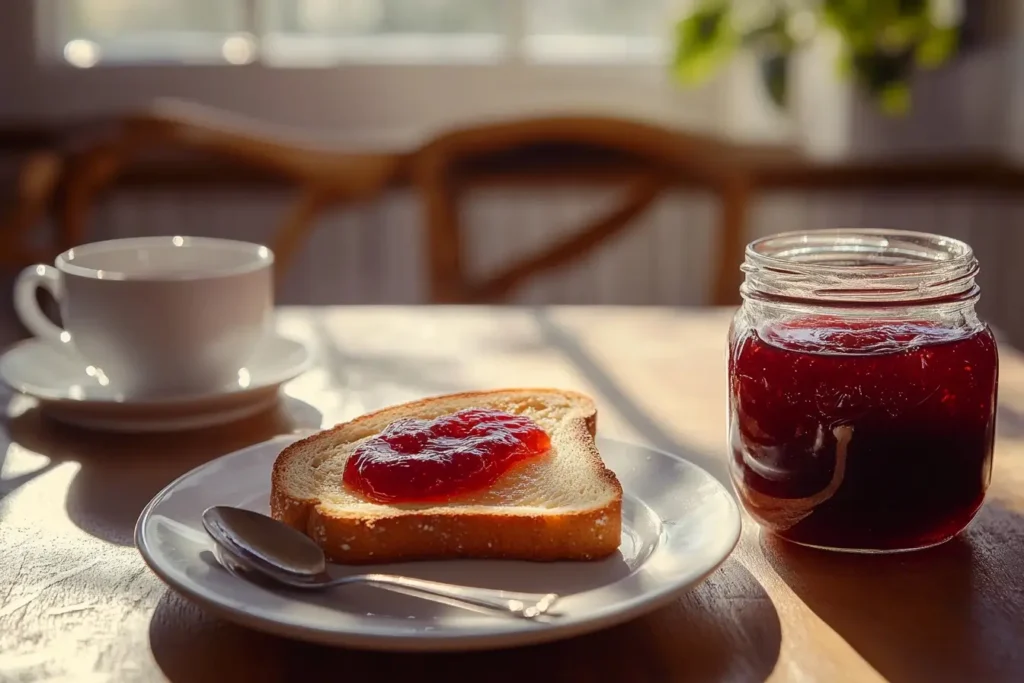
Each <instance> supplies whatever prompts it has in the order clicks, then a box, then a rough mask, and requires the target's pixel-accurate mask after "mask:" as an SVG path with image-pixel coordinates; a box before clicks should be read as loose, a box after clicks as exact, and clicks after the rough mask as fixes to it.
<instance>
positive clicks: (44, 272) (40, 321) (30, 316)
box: [14, 264, 71, 346]
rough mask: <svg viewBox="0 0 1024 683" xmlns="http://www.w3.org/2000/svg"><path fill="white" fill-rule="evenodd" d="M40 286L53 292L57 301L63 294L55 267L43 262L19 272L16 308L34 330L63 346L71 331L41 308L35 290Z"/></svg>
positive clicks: (22, 319) (16, 288)
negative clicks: (62, 326)
mask: <svg viewBox="0 0 1024 683" xmlns="http://www.w3.org/2000/svg"><path fill="white" fill-rule="evenodd" d="M40 287H42V288H43V289H45V290H47V291H48V292H50V294H52V295H53V298H54V299H56V300H57V301H58V302H59V301H60V300H61V297H63V296H64V286H63V284H62V283H61V280H60V272H59V271H58V270H57V269H56V268H54V267H53V266H45V265H42V264H39V265H35V266H29V267H28V268H25V269H24V270H22V271H21V272H20V273H19V274H18V279H17V280H16V281H15V283H14V310H15V311H17V313H18V317H19V318H21V322H22V323H24V325H25V327H27V328H28V329H29V331H30V332H31V333H32V334H34V335H35V336H37V337H39V338H40V339H44V340H46V341H48V342H51V343H53V344H57V345H60V346H63V345H65V344H67V343H69V342H70V341H71V335H70V334H69V333H68V332H67V331H66V330H63V329H61V328H60V327H57V326H56V325H54V324H53V323H52V322H50V319H49V318H47V317H46V314H44V313H43V311H42V309H40V308H39V302H38V300H37V299H36V290H37V289H38V288H40Z"/></svg>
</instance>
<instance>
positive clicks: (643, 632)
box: [149, 560, 781, 683]
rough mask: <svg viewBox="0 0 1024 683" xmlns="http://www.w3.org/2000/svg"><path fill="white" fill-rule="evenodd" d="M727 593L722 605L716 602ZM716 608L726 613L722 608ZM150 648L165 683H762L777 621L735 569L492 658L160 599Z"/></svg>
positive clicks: (750, 580) (776, 642)
mask: <svg viewBox="0 0 1024 683" xmlns="http://www.w3.org/2000/svg"><path fill="white" fill-rule="evenodd" d="M723 592H728V596H729V598H730V599H723V596H722V595H721V594H722V593H723ZM723 605H724V606H725V608H724V609H723ZM149 638H150V647H151V649H152V652H153V656H154V658H155V659H156V662H157V664H158V665H159V666H160V668H161V670H162V671H163V673H164V675H165V676H167V678H169V679H170V680H171V681H173V682H175V683H180V682H184V681H188V682H189V683H192V682H196V683H202V682H203V681H222V680H234V679H236V678H244V679H245V680H246V681H248V682H249V683H258V682H260V681H283V680H296V679H299V678H312V677H315V676H316V672H324V673H326V672H333V673H334V674H335V675H337V676H338V677H341V678H344V679H345V680H351V681H393V680H424V679H429V680H444V681H451V682H452V683H457V682H458V681H473V682H474V683H475V682H477V681H479V682H481V683H482V682H485V681H510V682H515V683H523V681H530V682H531V683H544V682H545V681H559V682H564V681H577V680H580V681H595V682H600V681H630V682H631V683H632V682H637V683H640V682H644V681H680V682H683V683H685V682H686V681H723V680H741V681H763V680H765V679H766V678H767V677H768V676H769V675H770V674H771V672H772V670H773V669H774V668H775V663H776V660H777V659H778V656H779V647H780V643H781V627H780V625H779V618H778V615H777V614H776V612H775V608H774V607H773V606H772V603H771V600H770V599H769V598H768V596H767V595H766V594H765V593H764V590H763V589H762V588H761V586H760V585H759V584H758V583H757V581H756V580H755V579H754V577H753V576H751V575H750V573H749V572H747V570H746V569H744V568H743V566H742V565H740V564H739V563H738V562H736V561H735V560H730V561H728V562H727V563H726V564H725V565H723V567H722V568H721V569H719V570H718V571H717V572H716V573H715V574H714V575H712V577H711V578H710V579H708V581H707V582H705V583H704V584H702V585H701V586H700V587H698V588H696V589H695V590H694V591H692V592H691V593H689V594H687V595H686V596H684V597H682V598H681V599H679V600H678V601H676V602H675V603H673V604H672V605H671V606H669V607H667V608H665V609H662V610H660V611H658V612H656V613H654V614H652V615H649V616H647V617H642V618H640V619H638V620H635V621H633V622H630V623H627V624H624V625H621V626H617V627H614V628H611V629H608V630H605V631H602V632H599V633H595V634H591V635H586V636H580V637H577V638H572V639H569V640H565V641H561V642H558V643H551V644H547V645H539V646H531V647H524V648H517V649H512V650H502V651H496V652H477V653H457V654H397V653H374V652H358V651H353V650H346V649H342V648H331V647H325V646H319V645H311V644H307V643H300V642H296V641H290V640H286V639H283V638H278V637H275V636H269V635H265V634H262V633H258V632H256V631H250V630H248V629H245V628H242V627H240V626H235V625H234V624H231V623H228V622H226V621H222V620H219V619H216V618H215V617H211V616H208V615H207V614H205V613H204V612H202V610H200V609H199V608H198V607H196V606H194V605H192V604H191V603H189V602H187V601H185V600H184V599H183V598H181V597H180V596H178V595H177V594H176V593H173V592H171V591H168V592H167V593H165V594H164V596H163V597H162V598H161V600H160V602H159V603H158V605H157V607H156V610H155V611H154V613H153V617H152V620H151V622H150V629H149Z"/></svg>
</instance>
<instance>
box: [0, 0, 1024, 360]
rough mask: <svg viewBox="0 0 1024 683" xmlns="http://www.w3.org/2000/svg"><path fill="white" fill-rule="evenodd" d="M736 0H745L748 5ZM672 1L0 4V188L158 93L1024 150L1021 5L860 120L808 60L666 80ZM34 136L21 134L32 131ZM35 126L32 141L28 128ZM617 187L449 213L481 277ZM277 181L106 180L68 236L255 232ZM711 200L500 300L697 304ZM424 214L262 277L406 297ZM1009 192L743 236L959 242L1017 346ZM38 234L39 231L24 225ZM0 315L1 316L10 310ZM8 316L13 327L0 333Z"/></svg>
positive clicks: (774, 221)
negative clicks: (698, 80) (39, 156)
mask: <svg viewBox="0 0 1024 683" xmlns="http://www.w3.org/2000/svg"><path fill="white" fill-rule="evenodd" d="M753 1H754V0H752V2H753ZM686 4H687V3H678V2H671V0H637V1H635V2H631V3H623V2H616V1H614V0H606V1H601V0H561V2H555V1H553V0H532V1H531V0H518V1H517V0H508V1H502V0H429V1H426V0H415V1H414V0H407V1H402V0H347V1H346V0H295V1H294V2H286V1H285V0H218V2H215V3H211V2H208V0H148V1H143V0H135V1H132V0H49V1H47V0H35V1H33V0H7V2H5V3H3V6H2V7H0V196H3V194H4V193H6V195H7V196H8V197H10V195H11V194H12V188H13V182H14V174H15V172H16V169H17V167H18V163H19V161H20V160H21V159H22V158H23V155H24V154H25V152H26V151H28V150H30V149H32V148H33V145H35V143H34V142H32V140H34V139H44V137H45V131H47V130H49V129H51V128H61V129H62V130H70V131H71V132H70V133H68V134H67V135H65V136H64V137H61V138H60V139H61V140H62V144H66V145H68V146H71V147H74V145H76V144H80V143H81V141H82V139H83V137H82V136H85V135H86V133H87V131H88V130H89V129H88V127H82V128H81V131H84V132H78V131H79V129H78V128H76V126H84V124H80V123H79V122H84V121H95V120H97V119H102V118H103V117H104V116H107V115H110V114H112V113H117V112H121V111H126V110H131V109H132V108H136V107H144V106H146V105H147V104H148V103H150V102H151V101H152V100H153V99H154V98H157V97H168V96H170V97H175V98H181V99H185V100H190V101H195V102H200V103H203V104H205V105H208V106H211V107H216V108H219V109H223V110H226V111H229V112H236V113H239V114H243V115H244V116H246V117H248V118H251V119H253V120H257V121H262V122H266V123H268V124H272V125H275V126H281V127H287V128H288V129H289V130H290V131H291V132H293V133H296V134H299V135H302V136H304V137H307V138H312V139H315V140H323V141H324V144H325V145H327V144H345V145H350V146H355V147H361V148H366V149H392V148H394V149H397V148H406V147H410V146H414V145H416V144H417V143H418V142H420V141H422V140H424V139H427V138H428V137H429V136H431V135H432V134H434V133H437V132H439V131H443V130H448V129H452V128H458V127H460V126H463V125H467V124H471V123H476V122H479V121H484V120H493V119H505V118H515V117H517V116H524V115H537V114H538V113H547V112H552V113H557V112H566V111H568V112H587V113H600V114H611V115H616V116H622V117H629V118H637V119H642V120H649V121H654V122H657V123H659V124H660V125H663V126H666V127H670V128H676V129H680V130H685V131H695V132H698V133H702V134H708V135H715V136H719V137H723V138H726V139H729V140H733V141H736V142H739V143H750V144H773V145H792V146H794V147H796V148H799V149H801V150H802V153H804V154H806V155H808V156H809V157H812V158H818V159H820V160H822V162H823V163H845V162H849V161H850V160H857V159H873V160H881V161H882V162H884V161H885V160H886V159H895V158H903V157H906V156H908V155H912V156H914V157H919V158H925V159H927V158H930V155H944V156H949V155H954V156H963V157H971V156H972V155H997V156H999V157H1000V158H1005V159H1010V160H1011V162H1012V163H1015V164H1017V163H1020V164H1024V124H1022V121H1024V40H1022V36H1024V11H1022V9H1021V3H1009V2H1007V3H1002V2H995V1H989V2H971V3H963V4H964V5H965V6H967V5H970V6H971V12H972V14H971V15H970V20H971V22H973V23H972V31H973V33H972V39H971V42H970V44H969V45H965V46H964V49H963V50H962V51H961V53H960V54H959V55H957V57H956V59H955V60H953V61H952V62H951V63H950V64H948V65H947V66H945V67H943V68H942V69H941V70H938V71H934V72H930V73H926V74H922V75H921V76H919V77H917V78H915V80H914V82H913V84H912V94H913V108H912V110H911V111H910V113H909V114H907V115H905V116H902V117H891V116H886V115H884V114H881V113H880V112H879V111H878V109H877V107H876V106H875V105H874V103H873V102H870V101H867V99H866V98H865V97H863V96H862V95H860V94H859V93H857V92H856V91H855V90H854V89H853V88H852V86H851V85H850V84H849V83H844V82H841V81H838V80H836V79H835V78H834V77H833V75H832V73H831V71H830V70H823V69H822V68H821V66H820V65H821V63H822V60H823V57H822V56H821V55H822V53H820V52H815V51H814V50H811V51H809V53H808V54H805V55H802V56H801V58H800V60H801V61H799V62H797V63H796V64H795V65H794V66H793V67H792V68H793V72H794V73H795V74H797V76H795V77H794V79H795V83H794V84H793V87H794V91H795V93H796V95H795V97H794V100H793V102H792V104H791V106H790V107H789V109H788V110H786V111H780V110H779V109H778V108H777V107H774V106H773V105H772V103H771V102H769V101H768V99H767V98H766V96H765V95H764V94H763V93H762V92H761V91H760V90H759V89H758V87H757V84H756V80H757V69H758V64H757V63H756V62H754V61H753V60H751V59H747V58H744V57H740V58H738V59H736V60H734V61H733V62H732V63H730V64H729V65H728V67H726V68H725V70H724V72H723V73H722V74H720V75H719V76H718V77H717V78H715V79H714V80H712V81H711V82H709V83H707V84H705V85H702V86H700V87H697V88H683V87H681V86H680V85H679V84H678V83H676V82H674V81H673V79H672V77H671V73H670V70H669V69H668V67H667V64H668V63H669V62H670V61H671V50H670V40H668V38H670V36H671V32H672V30H673V26H674V19H675V18H676V17H678V16H681V13H682V12H685V11H686ZM32 136H37V137H36V138H33V137H32ZM47 139H48V138H47ZM616 192H617V191H616V190H614V189H608V188H604V187H591V186H587V185H586V184H580V185H579V186H577V187H574V186H572V185H571V184H569V185H567V186H559V187H557V188H543V187H542V188H529V189H527V188H518V187H511V188H484V189H481V190H479V191H476V192H474V194H473V196H472V197H471V199H470V201H469V202H468V204H467V206H466V207H465V209H464V218H465V223H466V226H467V230H468V249H467V260H468V262H469V268H470V269H471V270H479V271H481V272H483V271H487V270H490V269H493V268H494V267H496V266H497V265H499V264H501V263H504V262H508V261H510V260H511V259H514V258H515V257H516V256H517V255H520V254H522V253H526V252H527V251H529V250H531V249H535V248H537V247H539V246H541V245H543V244H547V243H550V242H552V241H554V240H557V239H558V238H559V237H560V236H563V235H564V234H565V233H566V231H568V230H570V229H571V228H572V227H573V226H574V225H578V224H579V223H580V221H581V220H582V219H583V218H585V217H586V216H588V215H591V214H594V213H597V212H600V210H601V209H602V207H605V206H608V205H609V203H611V202H614V201H615V199H616V196H617V195H616ZM291 197H292V195H291V193H290V191H289V189H288V188H287V187H285V186H282V187H281V188H268V187H265V186H260V187H253V188H247V187H246V186H245V184H244V183H239V184H237V186H235V185H232V186H222V185H220V184H212V185H211V186H210V187H203V186H198V187H196V186H195V184H191V185H189V186H188V187H179V186H177V185H175V184H174V183H169V184H165V185H162V184H159V183H155V184H153V186H142V187H139V186H133V187H131V188H126V189H124V190H121V191H118V192H117V193H115V194H112V195H111V196H110V197H109V198H106V199H104V201H103V202H102V203H101V205H100V206H99V208H98V210H97V212H96V214H95V216H94V217H93V219H92V222H91V227H90V233H89V238H90V239H103V238H109V237H121V236H130V235H143V234H168V233H187V234H206V235H218V236H226V237H235V238H241V239H252V240H265V239H269V235H270V234H271V231H272V230H273V228H274V226H275V221H276V220H277V219H278V217H279V214H280V212H281V210H282V208H283V207H284V205H285V202H286V201H287V200H289V199H290V198H291ZM717 210H718V208H717V206H716V205H715V203H714V202H712V201H711V200H710V199H709V198H708V197H706V196H704V195H702V194H701V193H700V192H694V191H688V190H681V191H677V192H673V193H671V194H670V195H669V196H666V197H664V198H663V199H661V200H660V201H659V202H658V203H657V204H656V205H655V206H654V207H653V208H652V209H651V210H650V211H649V212H647V213H646V214H645V215H644V216H642V217H641V218H640V219H639V220H638V221H637V224H636V226H635V227H634V228H633V229H632V230H630V231H628V232H626V233H625V234H623V235H621V236H618V237H616V238H614V239H612V240H611V241H609V242H607V243H606V244H603V245H602V246H601V247H600V248H599V249H598V250H597V251H596V252H595V253H594V254H592V255H590V256H588V257H586V258H585V259H583V260H582V261H580V262H579V263H577V264H574V265H573V266H571V267H569V268H566V269H563V270H560V271H558V272H554V273H551V274H548V275H542V276H540V277H538V278H537V279H535V280H533V281H531V282H530V283H529V284H528V285H527V286H526V287H524V288H523V289H521V290H519V291H518V292H516V294H515V295H514V296H513V299H512V300H513V301H514V302H526V303H587V304H670V305H677V304H701V303H705V302H706V301H707V299H708V288H709V284H708V283H709V272H710V271H709V269H710V268H711V263H712V257H711V253H712V250H713V248H714V244H715V238H716V236H715V234H714V231H715V226H716V224H717V221H716V211H717ZM422 221H423V216H422V211H421V206H420V202H419V200H418V198H417V197H416V196H415V194H414V193H413V192H412V191H411V190H409V189H406V188H402V187H397V188H394V189H391V190H389V191H387V192H386V193H384V194H383V195H382V196H380V197H379V198H377V199H375V200H373V201H371V202H366V203H361V204H359V205H357V206H352V207H346V208H343V209H341V210H339V211H337V212H335V213H333V214H331V215H329V216H327V217H326V218H325V219H324V220H322V221H321V222H320V223H318V227H317V230H316V232H315V233H314V235H313V237H312V238H311V240H310V242H309V243H308V244H306V245H305V246H304V247H303V248H302V250H301V252H300V254H299V259H298V262H297V263H296V265H295V267H294V268H292V269H291V270H290V271H289V273H288V275H287V278H286V280H285V281H284V282H283V283H282V287H281V291H280V301H281V302H282V303H310V304H328V303H352V304H361V303H415V302H423V301H426V300H427V290H426V285H425V273H424V268H423V259H422V257H421V255H422V253H423V249H424V246H423V239H424V238H423V226H422ZM1022 225H1024V199H1022V198H1021V196H1020V195H1019V194H1018V193H1006V192H1000V191H989V190H987V189H985V188H976V187H975V188H968V189H963V190H950V189H942V190H935V191H928V190H920V189H915V190H909V191H908V190H906V189H900V188H894V189H892V190H889V189H886V188H881V189H875V190H871V191H862V190H852V191H842V192H838V191H837V192H821V191H813V192H812V191H807V192H803V191H782V192H768V193H765V194H763V195H761V196H759V197H758V198H757V200H756V201H755V203H754V206H753V209H752V212H751V216H750V218H749V228H748V229H749V232H750V236H751V237H753V236H757V235H761V234H768V233H773V232H780V231H784V230H807V229H815V228H828V227H837V226H864V227H900V228H908V229H915V230H926V231H935V232H940V233H943V234H947V235H950V236H954V237H959V238H962V239H966V240H967V241H968V242H970V243H971V244H972V245H973V246H974V247H975V249H976V251H977V252H978V254H979V258H980V259H981V262H982V266H983V276H982V284H983V288H984V296H983V302H982V307H981V308H982V311H983V312H984V314H985V315H986V316H987V317H988V318H989V319H990V320H992V321H994V322H995V323H996V324H997V325H999V326H1000V327H1001V328H1003V329H1004V330H1006V331H1007V332H1008V333H1009V334H1010V335H1011V337H1012V338H1014V339H1015V340H1017V341H1018V342H1022V341H1024V307H1022V306H1021V305H1020V301H1021V299H1020V296H1019V295H1018V292H1020V291H1022V288H1024V269H1022V268H1020V267H1019V262H1020V260H1021V259H1022V258H1024V237H1022V236H1021V227H1022ZM39 229H40V231H44V232H45V230H46V229H47V228H46V226H45V225H42V226H40V228H39ZM7 317H8V319H9V318H10V315H9V311H7ZM9 324H13V323H9Z"/></svg>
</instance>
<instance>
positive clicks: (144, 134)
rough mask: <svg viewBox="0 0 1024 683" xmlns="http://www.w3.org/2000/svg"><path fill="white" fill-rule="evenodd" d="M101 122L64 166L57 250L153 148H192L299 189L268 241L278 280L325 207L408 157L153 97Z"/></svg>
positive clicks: (359, 194)
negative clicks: (102, 126)
mask: <svg viewBox="0 0 1024 683" xmlns="http://www.w3.org/2000/svg"><path fill="white" fill-rule="evenodd" d="M105 123H106V124H107V125H106V126H105V127H106V128H107V129H108V130H107V132H106V134H104V135H102V136H99V137H97V138H96V139H95V140H93V141H91V142H89V143H88V144H87V145H86V146H84V147H83V148H81V149H78V150H76V151H75V153H73V154H72V155H70V158H69V160H68V162H67V163H66V164H65V167H66V171H65V175H64V178H63V186H64V193H63V202H62V206H61V211H60V214H59V215H58V220H57V228H58V233H57V242H58V245H57V246H58V248H60V249H65V248H69V247H71V246H74V245H76V244H81V243H83V242H86V241H88V235H87V232H88V225H89V219H90V217H91V214H92V209H93V208H94V206H95V204H96V202H97V200H98V198H99V197H100V196H102V195H103V194H104V192H105V191H106V190H107V189H109V188H110V187H111V186H112V185H113V184H114V182H115V181H116V180H117V178H118V176H119V175H120V174H122V173H123V172H125V171H126V170H127V169H128V168H129V167H131V166H132V165H133V164H137V163H138V162H140V160H141V161H145V160H146V158H147V157H152V156H153V155H154V154H157V155H160V154H167V153H168V152H169V153H171V154H181V153H185V154H199V155H202V156H204V157H207V158H212V159H216V160H219V161H228V162H231V163H232V164H234V165H238V166H242V167H247V168H250V169H254V170H259V171H263V172H266V173H269V174H272V175H275V176H278V177H280V178H282V179H284V180H285V181H286V182H290V183H292V184H293V185H294V186H295V187H296V188H297V189H298V198H297V199H296V201H295V203H294V204H293V206H292V207H291V209H290V210H289V211H288V212H287V213H286V215H285V216H284V218H283V220H282V222H281V225H280V227H279V228H278V230H277V231H276V233H275V235H274V237H273V239H272V242H271V245H270V246H271V247H272V248H273V249H274V252H275V256H276V260H275V268H276V270H277V275H278V276H279V279H280V276H282V275H283V274H284V272H285V270H286V269H287V268H288V266H289V265H290V264H291V263H292V262H293V260H294V257H295V255H296V253H297V252H298V250H299V249H300V248H301V246H302V245H303V243H304V242H305V240H306V238H307V237H308V236H309V234H310V232H311V231H312V229H313V227H314V224H315V221H316V219H317V218H318V217H319V216H320V215H321V214H322V213H323V212H324V211H326V210H327V209H330V208H334V207H336V206H337V205H339V204H342V203H345V202H354V201H361V200H366V199H370V198H372V197H373V196H375V195H376V194H378V193H379V192H381V191H382V190H383V189H384V188H386V187H387V186H388V184H389V183H390V182H391V181H392V180H393V178H394V176H395V175H396V174H398V173H400V172H401V168H402V167H403V165H404V164H406V163H407V155H405V154H402V153H395V152H389V151H383V152H373V151H362V150H359V149H356V148H354V147H353V148H347V147H344V146H328V145H324V144H319V143H317V142H316V141H315V140H308V139H306V140H303V139H302V138H301V137H300V136H297V135H294V134H292V133H291V132H290V131H288V130H286V129H280V128H275V127H272V126H266V125H263V124H261V123H258V122H253V121H250V120H248V119H245V118H244V117H239V116H235V115H232V114H228V113H226V112H222V111H219V110H216V109H210V108H208V107H203V106H199V105H194V104H190V103H182V102H174V101H170V102H168V101H160V102H157V103H155V104H154V105H153V106H152V107H151V108H149V109H146V110H143V111H140V112H135V113H130V114H127V115H124V116H119V117H113V118H112V119H111V120H110V121H107V122H105Z"/></svg>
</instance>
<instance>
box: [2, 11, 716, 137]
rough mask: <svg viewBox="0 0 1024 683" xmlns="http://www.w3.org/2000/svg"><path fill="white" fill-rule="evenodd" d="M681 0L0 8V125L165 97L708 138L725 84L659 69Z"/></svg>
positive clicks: (422, 122)
mask: <svg viewBox="0 0 1024 683" xmlns="http://www.w3.org/2000/svg"><path fill="white" fill-rule="evenodd" d="M692 1H693V0H628V1H627V0H25V1H24V2H10V1H9V0H8V1H5V0H0V82H6V83H7V84H9V85H10V86H11V88H13V90H15V91H17V92H18V96H17V97H0V118H2V117H7V118H15V119H34V118H37V117H40V116H45V117H52V118H54V119H74V118H75V117H92V116H94V115H97V114H102V113H104V112H109V111H124V110H128V109H135V108H141V107H146V106H149V104H150V103H152V102H153V101H154V100H155V99H157V98H161V97H174V98H180V99H184V100H190V101H194V102H198V103H202V104H205V105H208V106H211V107H214V108H220V109H225V110H228V111H231V112H235V113H238V114H242V115H245V116H248V117H251V118H253V119H256V120H260V121H264V122H269V123H274V124H281V125H285V126H291V127H297V128H301V129H304V130H308V131H326V132H328V133H334V132H341V133H342V134H343V135H345V136H352V137H355V138H359V139H369V138H370V137H373V136H377V135H378V134H379V135H380V137H381V139H386V140H391V139H392V138H393V139H395V140H397V141H405V140H409V139H412V140H415V139H420V138H421V137H422V136H424V135H428V134H430V132H432V131H437V130H440V129H443V128H449V127H453V126H460V125H464V124H466V123H468V122H471V121H477V120H481V119H493V118H507V117H517V116H529V115H537V114H543V113H554V112H559V113H565V112H596V113H604V114H612V115H622V116H632V117H637V118H643V119H647V120H654V121H661V122H664V123H666V124H668V125H679V126H688V127H692V128H698V129H702V130H711V129H714V128H715V127H717V126H719V125H720V122H721V121H722V120H723V117H722V98H723V97H725V96H727V93H726V92H725V90H724V89H722V88H720V87H719V86H718V85H717V84H711V85H709V86H707V87H704V88H702V89H700V90H689V89H685V88H681V87H679V86H678V84H676V83H674V82H673V81H672V77H671V73H670V69H669V68H668V56H667V48H668V46H669V45H670V43H669V41H668V40H666V38H667V37H669V36H670V33H671V30H672V26H673V23H674V20H675V19H676V18H677V17H678V16H679V12H680V10H681V9H684V8H681V7H680V4H681V3H686V2H692ZM69 67H77V68H69ZM374 139H376V138H375V137H374ZM394 144H406V143H405V142H395V143H394Z"/></svg>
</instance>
